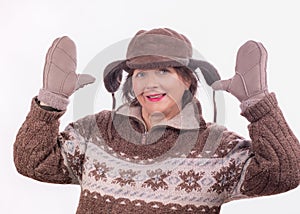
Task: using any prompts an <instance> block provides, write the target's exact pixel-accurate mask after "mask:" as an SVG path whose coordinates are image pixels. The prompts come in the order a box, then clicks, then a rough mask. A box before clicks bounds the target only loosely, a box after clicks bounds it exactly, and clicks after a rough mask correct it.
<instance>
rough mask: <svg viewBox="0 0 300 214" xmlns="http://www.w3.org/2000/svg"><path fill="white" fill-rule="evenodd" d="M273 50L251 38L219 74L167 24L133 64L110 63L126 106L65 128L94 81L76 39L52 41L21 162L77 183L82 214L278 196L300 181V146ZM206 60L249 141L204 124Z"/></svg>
mask: <svg viewBox="0 0 300 214" xmlns="http://www.w3.org/2000/svg"><path fill="white" fill-rule="evenodd" d="M266 61H267V52H266V50H265V49H264V47H263V46H262V44H260V43H257V42H254V41H248V42H246V43H245V44H244V45H243V46H242V47H241V48H240V49H239V51H238V54H237V62H236V74H235V76H234V77H233V78H231V79H230V80H226V81H224V80H220V78H219V75H218V73H217V71H216V70H215V69H214V67H213V66H212V65H210V64H209V63H207V62H204V61H201V60H196V59H192V46H191V43H190V41H189V40H188V39H187V38H186V37H185V36H183V35H181V34H179V33H177V32H175V31H173V30H171V29H167V28H160V29H153V30H150V31H139V32H138V33H137V34H136V35H135V36H134V37H133V39H132V40H131V42H130V44H129V46H128V50H127V56H126V59H125V60H119V61H116V62H113V63H111V64H109V65H108V66H107V67H106V68H105V72H104V83H105V86H106V89H107V90H108V91H109V92H111V93H112V95H114V92H116V91H117V90H118V88H119V86H120V84H121V80H122V72H123V71H126V72H127V73H128V75H127V79H126V81H125V83H124V86H123V93H124V97H125V99H126V100H127V102H126V103H125V104H124V105H122V106H121V107H120V108H118V109H117V110H115V109H113V111H102V112H100V113H97V114H95V115H90V116H87V117H84V118H83V119H80V120H78V121H76V122H74V123H71V124H69V125H68V126H67V128H66V129H65V131H64V132H62V133H59V118H60V117H61V116H62V115H63V114H64V112H65V110H66V107H67V104H68V97H69V96H71V94H72V93H73V92H74V91H75V90H76V89H78V88H80V87H82V86H84V85H86V84H89V83H92V82H93V81H94V79H93V78H92V77H90V76H89V75H77V74H76V73H75V70H76V50H75V45H74V43H73V42H72V41H71V40H70V39H69V38H68V37H62V38H58V39H57V40H55V41H54V43H53V45H52V46H51V47H50V49H49V51H48V54H47V57H46V63H45V68H44V84H43V89H41V90H40V92H39V95H38V96H37V97H35V98H34V99H33V100H32V106H31V110H30V112H29V114H28V116H27V118H26V121H25V122H24V124H23V125H22V127H21V128H20V130H19V133H18V135H17V138H16V142H15V144H14V160H15V165H16V168H17V170H18V171H19V172H20V173H21V174H23V175H25V176H28V177H31V178H33V179H36V180H40V181H44V182H50V183H62V184H71V183H73V184H79V185H80V186H81V195H80V202H79V206H78V209H77V213H85V214H86V213H180V214H181V213H219V212H220V209H221V205H222V204H223V203H225V202H229V201H231V200H235V199H240V198H248V197H258V196H265V195H272V194H278V193H282V192H285V191H288V190H290V189H293V188H296V187H297V186H298V184H299V163H300V160H299V157H300V148H299V142H298V140H297V139H296V137H295V136H294V134H293V133H292V131H291V130H290V128H289V127H288V125H287V123H286V121H285V119H284V117H283V115H282V112H281V110H280V109H279V107H278V105H277V101H276V98H275V95H274V93H269V92H268V89H267V83H266ZM197 68H200V69H201V72H202V73H203V75H204V77H205V80H206V81H207V83H208V84H209V85H211V86H212V87H213V88H214V89H216V90H226V91H228V92H230V93H231V94H233V95H234V96H235V97H237V98H238V99H239V100H240V101H241V108H242V113H241V114H242V115H243V116H244V117H246V118H247V119H248V120H249V122H250V125H249V134H250V137H251V141H250V140H246V139H244V138H242V137H240V136H239V135H237V134H235V133H233V132H230V131H228V130H227V129H226V128H225V127H223V126H219V125H217V124H215V123H206V122H205V120H204V119H203V117H202V113H201V105H200V103H199V101H198V100H197V99H196V98H195V96H194V95H195V93H196V89H197V77H196V75H195V72H194V71H195V69H197Z"/></svg>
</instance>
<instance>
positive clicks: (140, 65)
mask: <svg viewBox="0 0 300 214" xmlns="http://www.w3.org/2000/svg"><path fill="white" fill-rule="evenodd" d="M167 67H187V68H188V69H190V70H192V71H193V72H195V70H196V69H197V68H199V69H200V71H201V73H202V74H203V76H204V79H205V81H206V83H207V84H208V85H212V84H213V83H214V82H215V81H217V80H220V79H221V78H220V75H219V73H218V71H217V69H216V68H215V67H214V66H213V65H212V64H210V63H209V62H207V61H203V60H197V59H189V61H188V62H186V61H185V60H180V59H170V58H167V57H161V56H140V57H136V58H132V59H124V60H117V61H114V62H112V63H110V64H108V65H107V66H106V67H105V69H104V75H103V78H104V85H105V88H106V90H107V91H108V92H110V93H114V92H116V91H117V90H118V89H119V87H120V84H121V81H122V73H123V71H126V72H129V71H131V70H134V69H160V68H167Z"/></svg>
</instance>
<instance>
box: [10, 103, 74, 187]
mask: <svg viewBox="0 0 300 214" xmlns="http://www.w3.org/2000/svg"><path fill="white" fill-rule="evenodd" d="M63 114H64V112H55V111H47V110H44V109H42V108H41V107H39V106H38V104H37V102H36V98H34V99H33V100H32V103H31V109H30V112H29V113H28V115H27V117H26V120H25V122H24V123H23V124H22V126H21V128H20V129H19V132H18V134H17V137H16V140H15V143H14V163H15V166H16V169H17V171H18V172H19V173H20V174H22V175H24V176H27V177H30V178H33V179H35V180H39V181H43V182H49V183H61V184H66V183H78V179H77V178H76V176H74V173H73V172H72V171H71V170H70V167H69V166H68V165H69V164H68V160H67V159H66V155H65V154H64V149H63V148H62V143H61V142H63V138H64V137H65V136H64V134H60V133H59V118H60V117H61V116H62V115H63Z"/></svg>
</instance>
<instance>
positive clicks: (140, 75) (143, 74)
mask: <svg viewBox="0 0 300 214" xmlns="http://www.w3.org/2000/svg"><path fill="white" fill-rule="evenodd" d="M144 76H145V72H143V71H140V72H138V73H137V74H136V75H135V77H137V78H142V77H144Z"/></svg>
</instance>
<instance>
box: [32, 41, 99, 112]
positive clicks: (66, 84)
mask: <svg viewBox="0 0 300 214" xmlns="http://www.w3.org/2000/svg"><path fill="white" fill-rule="evenodd" d="M76 65H77V60H76V45H75V43H74V42H73V41H72V40H71V39H70V38H69V37H67V36H63V37H60V38H57V39H55V40H54V42H53V43H52V46H51V47H50V48H49V50H48V52H47V55H46V61H45V65H44V73H43V88H42V89H40V92H39V95H38V100H39V101H40V102H41V103H42V104H44V105H45V104H46V105H49V106H51V107H53V108H55V109H58V110H65V109H66V108H67V105H68V103H69V99H68V98H69V97H70V96H71V95H72V94H73V93H74V92H75V91H76V90H77V89H79V88H82V87H84V86H85V85H87V84H90V83H93V82H94V81H95V78H94V77H93V76H91V75H88V74H76V73H75V71H76Z"/></svg>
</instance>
